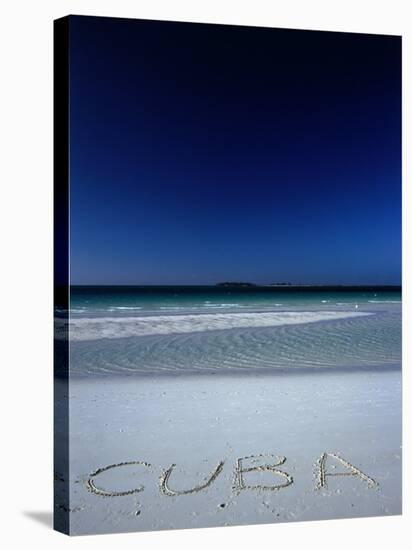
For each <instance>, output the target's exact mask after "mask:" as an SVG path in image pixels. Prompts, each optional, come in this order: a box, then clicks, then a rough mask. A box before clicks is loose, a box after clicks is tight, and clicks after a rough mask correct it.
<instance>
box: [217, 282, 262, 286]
mask: <svg viewBox="0 0 412 550" xmlns="http://www.w3.org/2000/svg"><path fill="white" fill-rule="evenodd" d="M216 286H223V287H227V286H230V287H234V286H241V287H251V286H257V285H255V284H254V283H243V282H236V281H234V282H231V281H229V282H224V283H217V284H216Z"/></svg>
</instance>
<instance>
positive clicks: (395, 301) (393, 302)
mask: <svg viewBox="0 0 412 550" xmlns="http://www.w3.org/2000/svg"><path fill="white" fill-rule="evenodd" d="M368 303H369V304H401V303H402V300H368Z"/></svg>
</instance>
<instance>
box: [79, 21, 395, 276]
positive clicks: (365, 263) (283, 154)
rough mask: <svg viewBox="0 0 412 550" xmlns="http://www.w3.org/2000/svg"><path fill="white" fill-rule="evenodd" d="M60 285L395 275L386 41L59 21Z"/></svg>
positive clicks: (390, 76) (391, 52)
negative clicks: (65, 166) (64, 281)
mask: <svg viewBox="0 0 412 550" xmlns="http://www.w3.org/2000/svg"><path fill="white" fill-rule="evenodd" d="M70 93H71V96H70V185H71V196H70V209H71V210H70V215H71V257H70V259H71V282H72V284H214V283H216V282H219V281H227V280H234V281H251V282H255V283H273V282H278V281H289V282H293V283H324V284H400V273H401V141H400V140H401V41H400V38H398V37H387V36H373V35H359V34H344V33H327V32H313V31H291V30H278V29H261V28H260V29H259V28H248V27H230V26H222V25H217V26H214V25H200V24H188V23H167V22H150V21H136V20H122V19H111V18H95V17H72V18H71V21H70Z"/></svg>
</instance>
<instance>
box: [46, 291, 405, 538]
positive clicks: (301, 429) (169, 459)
mask: <svg viewBox="0 0 412 550" xmlns="http://www.w3.org/2000/svg"><path fill="white" fill-rule="evenodd" d="M318 298H319V297H318V296H317V297H316V304H314V303H313V297H312V298H311V303H309V302H306V303H305V301H304V300H302V297H301V298H299V300H298V302H299V303H298V302H293V303H292V300H289V302H288V303H286V304H285V301H286V300H285V299H284V300H283V305H282V306H274V303H273V302H274V300H273V297H272V298H271V303H270V304H267V307H264V305H263V304H262V303H259V304H258V306H259V307H257V305H256V303H254V304H245V303H243V304H242V305H243V306H244V308H242V311H241V312H239V311H238V310H236V309H235V308H234V306H233V303H234V302H233V301H232V302H231V304H232V305H230V306H225V308H218V307H216V305H215V304H213V305H212V308H211V309H210V308H209V307H208V313H206V314H205V313H203V311H204V310H202V311H199V306H198V305H197V306H190V305H189V306H188V304H185V305H184V306H182V307H183V310H179V313H176V310H171V309H170V308H171V307H174V308H175V307H177V306H175V305H174V306H172V305H170V304H169V306H168V308H169V309H163V310H162V313H161V314H160V312H159V308H160V307H165V308H166V306H159V305H158V306H157V307H156V308H153V304H152V305H151V306H150V308H151V309H150V308H148V311H147V312H143V313H142V311H141V309H139V310H136V311H135V312H134V314H133V315H131V314H130V311H131V310H130V309H128V310H120V312H121V313H120V314H119V313H118V312H119V310H117V312H116V313H115V314H113V313H114V312H110V316H109V315H108V312H107V310H108V309H109V307H113V306H107V304H106V305H105V311H104V312H103V311H100V312H99V313H96V307H94V310H93V312H91V311H90V310H88V311H82V312H78V313H77V317H76V314H74V315H73V319H72V320H71V322H72V327H73V332H72V334H73V339H72V341H71V344H70V345H71V350H70V353H71V363H70V366H71V376H70V383H69V388H68V393H69V403H70V413H69V423H70V435H69V442H70V459H69V466H70V468H69V472H70V474H69V477H70V479H69V480H66V479H63V478H62V479H61V481H60V483H61V487H62V491H66V490H67V489H68V490H69V493H70V498H69V502H70V506H69V510H68V512H69V516H70V532H71V533H72V534H79V535H82V534H90V533H96V532H99V533H108V532H123V531H139V530H156V529H172V528H192V527H209V526H220V525H239V524H257V523H272V522H285V521H305V520H321V519H331V518H349V517H365V516H378V515H394V514H400V513H401V480H402V476H401V468H402V464H401V455H402V449H401V445H402V442H401V368H400V367H401V363H400V345H399V342H400V311H401V304H400V300H399V299H395V298H396V297H394V296H385V297H384V299H382V300H380V299H379V298H380V297H379V296H378V297H376V296H372V299H370V298H371V297H370V296H369V295H367V296H364V298H363V299H360V298H359V297H358V298H357V301H356V303H354V302H352V301H350V300H348V299H345V298H342V297H339V298H336V297H332V298H333V299H332V300H326V299H325V301H324V302H323V301H322V300H318ZM368 298H369V299H368ZM352 299H353V297H351V300H352ZM341 300H342V301H341ZM203 301H206V302H209V301H210V300H203ZM129 302H130V300H129ZM240 302H241V301H239V300H238V301H237V303H240ZM337 302H338V303H337ZM276 303H278V302H276ZM279 303H281V302H279ZM339 304H340V305H339ZM355 305H357V306H358V307H356V308H355ZM213 306H215V307H213ZM76 307H77V308H78V309H81V308H80V307H79V306H78V304H76ZM116 307H119V308H120V307H121V308H125V307H129V308H131V307H135V308H137V307H139V308H140V307H141V306H136V305H129V306H124V305H121V306H116ZM188 307H193V308H195V307H196V308H197V309H192V310H190V311H189V310H188ZM85 309H87V308H85ZM222 309H223V310H224V311H223V312H222ZM244 309H246V311H244ZM196 315H197V316H198V318H197V319H196V320H195V323H194V325H195V326H196V327H197V328H195V330H193V331H192V332H191V331H190V330H187V325H188V323H189V324H190V319H191V316H196ZM202 315H206V317H202ZM213 315H216V319H215V320H213V319H210V317H207V316H212V317H213ZM168 316H170V319H168V318H167V317H168ZM222 316H223V317H222ZM236 316H238V317H236ZM164 317H166V320H165V319H164ZM179 317H180V318H181V325H180V329H179ZM102 319H103V320H102ZM282 320H283V321H285V322H282ZM211 322H213V323H214V324H213V323H212V325H210V323H211ZM216 323H217V325H216ZM222 323H223V326H222ZM225 323H226V325H225ZM231 323H232V325H233V326H232V328H230V324H231ZM270 323H272V324H270ZM99 325H101V326H103V328H104V332H103V334H104V336H103V337H101V338H99V332H98V330H99V329H96V326H99ZM227 325H229V326H227ZM166 327H169V329H170V330H168V329H167V328H166ZM133 330H135V331H137V335H135V336H133V335H131V334H130V333H131V331H133ZM179 330H180V332H179ZM57 384H58V385H59V384H61V385H62V387H63V389H64V387H65V382H64V381H63V380H62V381H59V380H58V381H57ZM57 393H58V392H57ZM57 479H59V474H58V472H57Z"/></svg>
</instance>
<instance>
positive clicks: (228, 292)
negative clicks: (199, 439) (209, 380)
mask: <svg viewBox="0 0 412 550" xmlns="http://www.w3.org/2000/svg"><path fill="white" fill-rule="evenodd" d="M67 324H68V329H69V342H70V376H79V377H85V376H125V375H130V376H132V375H139V376H146V375H149V376H154V375H194V374H228V373H243V374H257V373H273V374H276V373H280V372H284V371H289V372H299V371H301V370H305V371H308V369H316V370H319V369H342V368H345V369H367V368H372V369H379V368H381V369H382V368H386V369H389V368H390V369H391V368H397V369H399V368H400V365H401V348H402V345H401V333H402V300H401V290H400V288H396V287H312V286H306V287H305V286H302V287H291V286H288V285H285V286H262V287H257V286H226V285H223V286H156V287H155V286H72V287H71V288H70V308H69V311H68V312H67V311H66V310H64V309H61V308H59V307H57V308H56V310H55V327H56V328H55V338H56V341H58V340H59V339H63V338H65V335H67Z"/></svg>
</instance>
